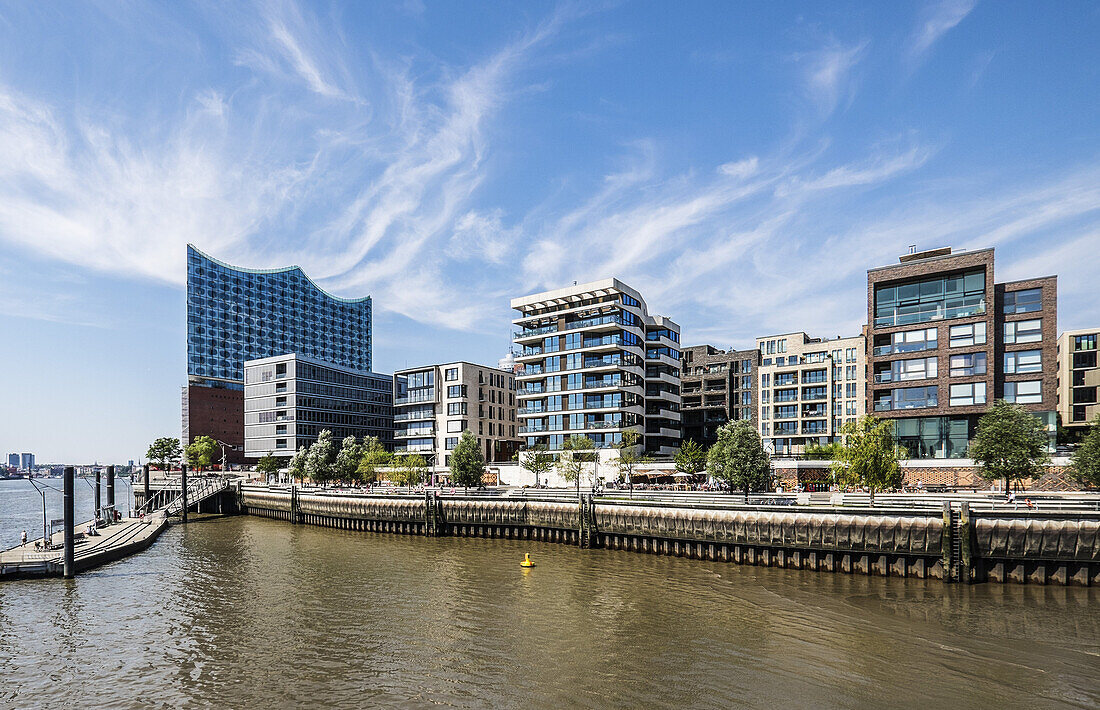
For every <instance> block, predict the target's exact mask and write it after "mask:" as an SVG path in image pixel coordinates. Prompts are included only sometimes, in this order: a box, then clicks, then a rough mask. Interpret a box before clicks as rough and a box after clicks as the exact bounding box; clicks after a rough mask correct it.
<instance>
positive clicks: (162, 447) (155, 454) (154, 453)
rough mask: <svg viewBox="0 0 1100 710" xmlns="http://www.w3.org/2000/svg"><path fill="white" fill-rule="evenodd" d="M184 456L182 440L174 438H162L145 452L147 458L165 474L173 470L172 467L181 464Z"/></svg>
mask: <svg viewBox="0 0 1100 710" xmlns="http://www.w3.org/2000/svg"><path fill="white" fill-rule="evenodd" d="M182 455H183V447H182V446H180V440H179V439H177V438H175V437H172V436H162V437H161V438H159V439H157V440H156V441H154V442H153V443H152V444H150V445H149V450H148V451H146V452H145V458H147V459H149V460H150V461H152V462H153V463H155V464H156V465H157V468H159V469H160V470H162V471H164V472H168V471H171V470H172V466H174V465H175V464H177V463H179V460H180V457H181V456H182Z"/></svg>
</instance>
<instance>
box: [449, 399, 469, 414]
mask: <svg viewBox="0 0 1100 710" xmlns="http://www.w3.org/2000/svg"><path fill="white" fill-rule="evenodd" d="M447 414H449V415H451V416H452V417H453V416H465V415H466V403H465V402H451V403H449V404H448V405H447Z"/></svg>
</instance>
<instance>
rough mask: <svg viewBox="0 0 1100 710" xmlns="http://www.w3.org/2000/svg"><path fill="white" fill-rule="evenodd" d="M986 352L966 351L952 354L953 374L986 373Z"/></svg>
mask: <svg viewBox="0 0 1100 710" xmlns="http://www.w3.org/2000/svg"><path fill="white" fill-rule="evenodd" d="M985 365H986V359H985V353H966V354H965V355H952V356H951V376H952V377H969V376H971V375H984V374H985Z"/></svg>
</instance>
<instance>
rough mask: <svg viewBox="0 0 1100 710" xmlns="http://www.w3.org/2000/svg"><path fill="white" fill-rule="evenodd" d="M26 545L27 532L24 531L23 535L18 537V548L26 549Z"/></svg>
mask: <svg viewBox="0 0 1100 710" xmlns="http://www.w3.org/2000/svg"><path fill="white" fill-rule="evenodd" d="M26 545H27V531H26V530H24V531H23V534H22V535H20V536H19V546H20V547H26Z"/></svg>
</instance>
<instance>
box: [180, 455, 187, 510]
mask: <svg viewBox="0 0 1100 710" xmlns="http://www.w3.org/2000/svg"><path fill="white" fill-rule="evenodd" d="M180 485H181V486H183V522H185V523H186V522H187V464H185V463H182V464H180Z"/></svg>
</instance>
